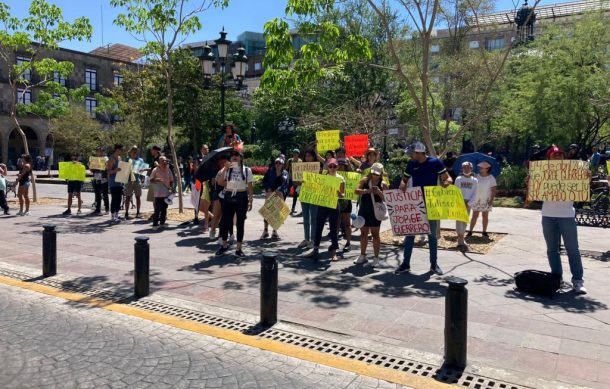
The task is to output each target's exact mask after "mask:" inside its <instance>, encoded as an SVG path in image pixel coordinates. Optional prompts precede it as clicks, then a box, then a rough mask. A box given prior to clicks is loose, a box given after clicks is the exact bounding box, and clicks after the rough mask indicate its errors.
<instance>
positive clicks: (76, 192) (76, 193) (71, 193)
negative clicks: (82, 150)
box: [62, 153, 84, 216]
mask: <svg viewBox="0 0 610 389" xmlns="http://www.w3.org/2000/svg"><path fill="white" fill-rule="evenodd" d="M70 160H71V161H72V164H73V165H80V166H82V163H80V162H79V161H78V155H77V154H76V153H72V155H71V156H70ZM83 170H84V166H83ZM67 183H68V209H66V210H65V211H64V212H63V213H62V215H65V216H68V215H71V214H72V198H73V197H76V198H77V199H78V210H77V211H76V213H78V214H80V213H81V209H80V208H81V205H82V204H83V200H81V197H80V191H81V188H82V187H83V182H82V181H77V180H67Z"/></svg>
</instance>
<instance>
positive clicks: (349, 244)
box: [343, 242, 352, 253]
mask: <svg viewBox="0 0 610 389" xmlns="http://www.w3.org/2000/svg"><path fill="white" fill-rule="evenodd" d="M351 249H352V244H351V243H349V242H348V243H346V244H345V246H344V247H343V252H344V253H347V252H348V251H350V250H351Z"/></svg>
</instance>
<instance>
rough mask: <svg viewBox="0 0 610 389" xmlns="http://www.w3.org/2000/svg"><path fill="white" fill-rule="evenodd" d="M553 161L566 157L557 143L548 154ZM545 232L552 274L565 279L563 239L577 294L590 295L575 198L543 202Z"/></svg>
mask: <svg viewBox="0 0 610 389" xmlns="http://www.w3.org/2000/svg"><path fill="white" fill-rule="evenodd" d="M546 156H547V159H548V160H551V161H556V160H562V159H564V152H563V150H561V148H559V147H557V146H555V145H553V146H552V147H551V148H549V150H548V151H547V153H546ZM542 233H543V235H544V240H545V242H546V253H547V257H548V260H549V265H550V267H551V273H552V274H554V275H555V276H557V277H559V278H561V277H562V275H563V269H562V266H561V255H560V253H561V250H560V245H561V241H562V240H563V244H564V246H565V249H566V252H567V254H568V262H569V264H570V272H571V273H572V286H573V290H574V292H576V293H577V294H586V293H587V290H586V289H585V287H584V281H583V273H584V270H583V267H582V259H581V257H580V250H579V248H578V230H577V227H576V219H575V210H574V202H573V201H543V202H542Z"/></svg>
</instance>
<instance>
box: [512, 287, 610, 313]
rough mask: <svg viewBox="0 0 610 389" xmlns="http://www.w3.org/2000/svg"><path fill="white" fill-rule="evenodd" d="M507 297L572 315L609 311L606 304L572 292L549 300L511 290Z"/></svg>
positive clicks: (558, 294) (559, 294)
mask: <svg viewBox="0 0 610 389" xmlns="http://www.w3.org/2000/svg"><path fill="white" fill-rule="evenodd" d="M505 296H506V297H508V298H511V299H519V300H523V301H532V302H536V303H539V304H540V305H542V306H543V307H544V308H548V309H554V308H561V309H563V310H564V311H566V312H571V313H590V312H595V311H598V310H607V309H608V306H607V305H606V304H604V303H602V302H599V301H596V300H593V299H592V298H590V297H587V296H583V295H577V294H575V293H574V292H572V291H569V292H562V293H557V294H555V296H554V297H552V298H547V297H541V296H534V295H530V294H526V293H522V292H519V291H517V290H509V291H506V293H505Z"/></svg>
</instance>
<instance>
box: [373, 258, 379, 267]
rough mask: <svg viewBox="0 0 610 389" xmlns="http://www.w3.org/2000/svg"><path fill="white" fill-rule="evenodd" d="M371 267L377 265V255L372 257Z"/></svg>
mask: <svg viewBox="0 0 610 389" xmlns="http://www.w3.org/2000/svg"><path fill="white" fill-rule="evenodd" d="M371 266H372V267H377V266H379V257H373V263H371Z"/></svg>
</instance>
